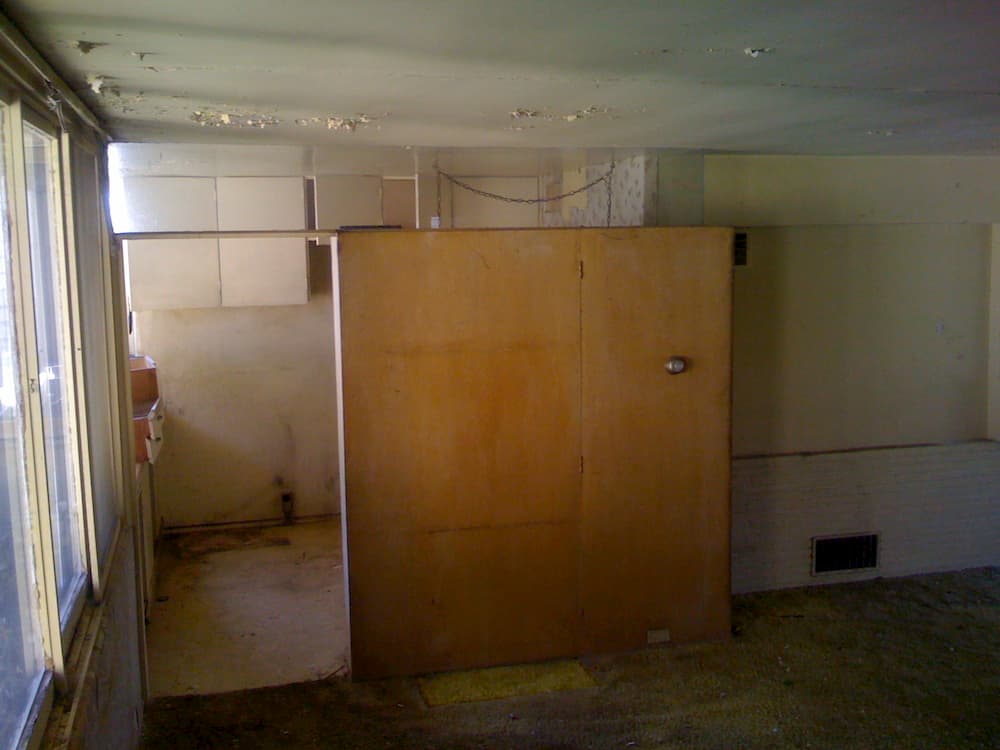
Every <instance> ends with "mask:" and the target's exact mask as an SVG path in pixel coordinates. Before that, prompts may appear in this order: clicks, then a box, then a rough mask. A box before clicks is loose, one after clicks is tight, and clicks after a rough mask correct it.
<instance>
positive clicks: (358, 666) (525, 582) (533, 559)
mask: <svg viewBox="0 0 1000 750" xmlns="http://www.w3.org/2000/svg"><path fill="white" fill-rule="evenodd" d="M349 534H350V539H349V549H350V550H351V669H352V674H353V676H354V677H355V678H357V679H369V678H381V677H388V676H393V675H413V674H425V673H428V672H439V671H447V670H452V669H466V668H471V667H482V666H491V665H496V664H512V663H523V662H530V661H540V660H544V659H552V658H557V657H561V656H572V655H575V654H576V653H578V646H577V631H578V627H579V622H578V618H577V612H576V588H577V582H576V575H577V565H576V560H577V558H576V539H577V528H576V524H575V522H568V523H557V524H529V525H522V526H507V527H498V528H486V527H481V528H476V529H462V530H458V531H443V532H437V533H433V532H432V533H426V532H414V533H409V532H405V531H398V530H395V529H386V530H383V531H382V532H351V531H349Z"/></svg>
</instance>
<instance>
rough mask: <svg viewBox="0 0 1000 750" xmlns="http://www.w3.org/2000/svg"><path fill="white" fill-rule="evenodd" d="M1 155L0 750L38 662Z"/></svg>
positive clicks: (17, 721) (18, 721)
mask: <svg viewBox="0 0 1000 750" xmlns="http://www.w3.org/2000/svg"><path fill="white" fill-rule="evenodd" d="M5 126H6V112H5V110H4V109H2V108H0V132H2V133H3V140H6V131H5V130H2V128H4V127H5ZM3 153H4V152H3V149H2V148H0V255H2V258H0V747H11V746H13V744H14V742H15V741H16V739H17V737H18V736H19V735H20V733H21V728H22V726H23V724H24V722H25V719H26V718H27V714H28V711H29V710H30V708H31V705H32V702H33V701H34V698H35V694H36V693H37V691H38V686H39V684H40V682H41V679H42V675H43V660H42V648H41V631H40V629H39V626H38V616H37V612H36V610H35V603H36V601H37V597H36V595H35V580H34V573H33V570H34V568H33V564H32V558H31V544H30V543H29V539H30V538H31V536H30V534H31V532H30V530H29V528H28V512H27V492H26V491H25V463H24V444H23V442H22V436H23V434H24V412H23V411H22V407H21V392H20V387H19V382H20V381H19V380H18V352H17V340H16V333H15V328H14V304H13V292H12V290H11V276H12V273H13V271H12V268H11V252H10V237H9V233H8V227H9V223H8V222H9V214H8V210H7V182H6V165H5V164H4V163H3Z"/></svg>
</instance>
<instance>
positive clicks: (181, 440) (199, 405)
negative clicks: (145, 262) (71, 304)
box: [136, 248, 339, 527]
mask: <svg viewBox="0 0 1000 750" xmlns="http://www.w3.org/2000/svg"><path fill="white" fill-rule="evenodd" d="M310 261H311V265H312V268H311V273H310V276H311V278H312V280H313V282H312V296H311V298H310V300H309V301H308V303H307V304H302V305H283V306H277V307H233V308H225V307H220V308H215V309H209V310H156V311H149V312H141V313H138V314H137V315H136V326H137V328H138V330H139V332H140V335H141V342H142V349H143V352H144V353H147V354H149V355H150V356H152V357H153V359H155V360H156V364H157V376H158V379H159V385H160V393H161V396H162V398H163V399H164V401H165V405H166V410H165V413H166V419H165V421H164V440H163V449H162V451H161V452H160V456H159V459H158V462H157V464H156V476H157V493H158V494H157V503H158V507H159V509H160V512H161V513H162V514H163V516H164V518H165V521H166V525H167V526H168V527H173V526H188V525H197V524H204V523H221V522H234V521H251V520H262V519H278V518H280V517H281V504H280V488H279V486H278V485H277V478H278V477H281V478H282V480H283V481H284V484H285V486H286V487H288V488H291V489H292V490H293V491H294V492H295V498H296V508H295V512H296V514H297V515H303V516H308V515H320V514H328V513H335V512H337V511H338V508H339V501H338V494H337V493H338V472H337V460H336V459H337V424H336V400H335V381H334V370H333V338H332V326H333V322H332V321H333V301H332V297H331V292H330V281H329V279H330V251H329V249H328V248H313V250H312V251H311V254H310Z"/></svg>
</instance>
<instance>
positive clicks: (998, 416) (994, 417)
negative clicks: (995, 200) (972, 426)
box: [986, 224, 1000, 440]
mask: <svg viewBox="0 0 1000 750" xmlns="http://www.w3.org/2000/svg"><path fill="white" fill-rule="evenodd" d="M990 237H991V245H990V297H989V300H990V301H989V306H990V313H989V315H990V320H989V369H988V372H987V380H988V382H987V384H986V389H987V391H988V399H989V407H988V413H987V422H988V424H987V429H986V436H987V437H988V438H989V439H990V440H1000V224H994V225H993V226H992V227H991V231H990Z"/></svg>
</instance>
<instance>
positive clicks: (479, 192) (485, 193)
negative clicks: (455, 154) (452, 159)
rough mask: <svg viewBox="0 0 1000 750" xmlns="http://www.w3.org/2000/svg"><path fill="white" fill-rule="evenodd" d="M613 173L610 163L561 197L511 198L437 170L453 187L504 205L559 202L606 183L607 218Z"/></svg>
mask: <svg viewBox="0 0 1000 750" xmlns="http://www.w3.org/2000/svg"><path fill="white" fill-rule="evenodd" d="M614 171H615V165H614V163H612V164H611V169H609V170H608V171H607V174H604V175H601V176H600V177H598V178H597V179H596V180H594V181H593V182H588V183H587V184H586V185H584V186H583V187H581V188H577V189H576V190H571V191H570V192H568V193H563V194H562V195H553V196H552V197H550V198H511V197H510V196H509V195H499V194H497V193H490V192H488V191H486V190H480V189H479V188H476V187H472V185H470V184H468V183H467V182H462V181H461V180H460V179H458V178H457V177H453V176H452V175H450V174H448V173H447V172H442V171H441V170H438V174H439V175H441V176H442V177H444V178H445V179H446V180H448V181H449V182H450V183H452V184H453V185H458V186H459V187H460V188H463V189H465V190H468V191H469V192H470V193H475V194H476V195H481V196H482V197H484V198H493V199H494V200H498V201H504V202H505V203H549V202H551V201H559V200H562V199H563V198H570V197H572V196H574V195H577V194H578V193H582V192H583V191H585V190H590V189H591V188H592V187H594V186H595V185H598V184H600V183H602V182H606V183H607V184H608V206H609V208H608V211H609V216H610V211H611V208H610V206H611V175H612V174H613V173H614ZM609 221H610V220H609Z"/></svg>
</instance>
